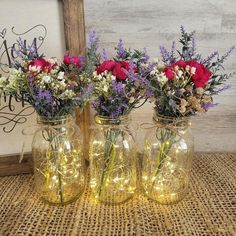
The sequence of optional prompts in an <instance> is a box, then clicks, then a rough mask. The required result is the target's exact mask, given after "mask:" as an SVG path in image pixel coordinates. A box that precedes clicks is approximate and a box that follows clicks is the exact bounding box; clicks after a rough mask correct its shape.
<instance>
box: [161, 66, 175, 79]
mask: <svg viewBox="0 0 236 236" xmlns="http://www.w3.org/2000/svg"><path fill="white" fill-rule="evenodd" d="M164 73H165V75H166V77H167V78H168V79H169V80H173V79H174V77H175V74H174V72H173V70H172V69H171V68H170V67H166V68H165V69H164Z"/></svg>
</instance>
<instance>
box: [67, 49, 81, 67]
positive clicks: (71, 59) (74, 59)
mask: <svg viewBox="0 0 236 236" xmlns="http://www.w3.org/2000/svg"><path fill="white" fill-rule="evenodd" d="M63 62H64V64H65V65H67V66H69V65H71V64H73V65H75V66H76V67H78V68H80V67H81V61H80V58H79V57H78V56H71V55H70V54H69V53H66V54H65V55H64V59H63Z"/></svg>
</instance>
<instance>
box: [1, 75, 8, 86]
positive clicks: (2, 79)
mask: <svg viewBox="0 0 236 236" xmlns="http://www.w3.org/2000/svg"><path fill="white" fill-rule="evenodd" d="M6 82H7V78H5V77H0V88H4V85H5V83H6Z"/></svg>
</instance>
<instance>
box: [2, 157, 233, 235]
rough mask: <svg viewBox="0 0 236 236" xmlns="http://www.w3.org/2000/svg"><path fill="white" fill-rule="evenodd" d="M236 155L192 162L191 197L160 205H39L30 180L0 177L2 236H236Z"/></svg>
mask: <svg viewBox="0 0 236 236" xmlns="http://www.w3.org/2000/svg"><path fill="white" fill-rule="evenodd" d="M235 177H236V154H198V155H195V157H194V165H193V173H192V182H191V188H190V193H189V194H188V196H187V197H186V198H185V199H184V200H183V201H181V202H180V203H178V204H175V205H169V206H164V205H158V204H156V203H155V202H153V201H149V200H147V199H146V198H145V197H143V196H140V195H137V196H136V197H135V198H134V199H133V200H131V201H129V202H127V203H125V204H123V205H119V206H107V205H101V204H98V203H95V202H93V201H92V200H91V198H90V196H89V194H90V193H89V191H86V192H85V193H84V194H83V196H82V197H81V198H80V200H78V201H77V202H75V203H72V204H70V205H66V206H62V207H56V206H49V205H47V204H44V203H43V202H41V201H40V200H39V199H38V198H37V196H36V194H35V193H34V191H33V179H32V176H31V175H20V176H11V177H3V178H0V231H1V233H0V235H1V234H2V235H4V236H5V235H9V236H13V235H40V236H41V235H66V236H70V235H86V236H87V235H96V236H98V235H109V236H110V235H145V236H146V235H158V236H159V235H165V236H166V235H178V236H179V235H188V236H190V235H198V236H204V235H225V236H226V235H233V236H235V235H236V182H235V180H236V178H235Z"/></svg>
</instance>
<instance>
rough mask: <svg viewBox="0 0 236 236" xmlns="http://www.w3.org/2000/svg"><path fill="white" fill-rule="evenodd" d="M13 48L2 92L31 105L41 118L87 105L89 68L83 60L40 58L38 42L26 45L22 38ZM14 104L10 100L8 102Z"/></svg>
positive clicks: (66, 56) (1, 80)
mask: <svg viewBox="0 0 236 236" xmlns="http://www.w3.org/2000/svg"><path fill="white" fill-rule="evenodd" d="M17 46H18V47H17V49H16V47H14V48H13V53H14V55H15V58H13V63H12V67H11V68H10V73H9V75H8V77H7V78H5V77H2V78H0V90H1V92H2V93H3V94H4V95H5V96H6V95H10V97H15V98H16V100H17V101H22V102H23V104H24V102H27V103H29V104H31V105H32V106H33V107H34V108H35V110H36V112H37V113H38V114H39V115H40V116H45V117H48V118H55V117H59V116H64V115H67V114H70V113H72V111H73V109H74V108H75V107H76V106H81V107H82V106H83V104H84V103H85V102H86V99H87V97H88V96H87V94H86V89H87V84H86V82H85V80H84V79H83V73H84V71H85V69H86V65H85V60H84V58H83V57H78V56H72V55H70V54H69V53H68V52H67V53H66V54H65V55H64V60H63V63H59V62H58V60H57V59H56V58H46V57H45V56H44V55H39V53H38V50H37V47H36V45H35V43H32V45H31V46H26V44H25V42H24V41H23V40H22V39H19V40H18V41H17ZM9 101H11V99H10V100H9Z"/></svg>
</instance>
